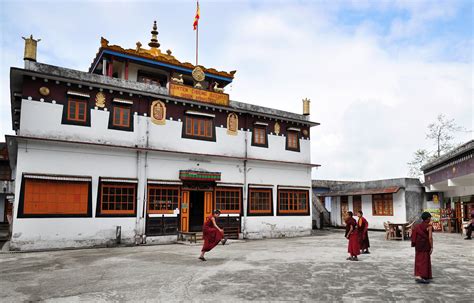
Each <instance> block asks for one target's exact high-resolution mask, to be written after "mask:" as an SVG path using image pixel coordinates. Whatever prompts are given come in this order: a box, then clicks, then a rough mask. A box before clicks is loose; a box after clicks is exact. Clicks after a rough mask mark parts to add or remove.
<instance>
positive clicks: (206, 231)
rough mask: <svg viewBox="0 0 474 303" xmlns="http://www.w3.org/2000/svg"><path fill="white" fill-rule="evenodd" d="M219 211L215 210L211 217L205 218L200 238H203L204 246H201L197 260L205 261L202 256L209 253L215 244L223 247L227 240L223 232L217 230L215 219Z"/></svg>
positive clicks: (219, 229)
mask: <svg viewBox="0 0 474 303" xmlns="http://www.w3.org/2000/svg"><path fill="white" fill-rule="evenodd" d="M220 214H221V212H220V210H217V209H216V210H215V211H214V212H213V213H212V215H211V216H209V217H207V218H206V222H205V223H204V225H203V226H202V236H203V238H204V244H203V245H202V249H201V255H200V256H199V260H201V261H206V258H204V254H205V253H206V252H208V251H211V249H213V248H214V247H216V245H217V244H219V242H220V243H222V245H225V243H226V242H227V239H226V238H224V230H223V229H221V228H219V226H217V223H216V219H217V218H218V217H219V216H220Z"/></svg>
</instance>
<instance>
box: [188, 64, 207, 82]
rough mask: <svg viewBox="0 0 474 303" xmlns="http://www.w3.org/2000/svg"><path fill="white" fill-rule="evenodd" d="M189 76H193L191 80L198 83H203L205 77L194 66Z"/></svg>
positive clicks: (198, 68) (197, 67)
mask: <svg viewBox="0 0 474 303" xmlns="http://www.w3.org/2000/svg"><path fill="white" fill-rule="evenodd" d="M191 75H192V76H193V79H194V80H196V81H198V82H201V81H204V79H205V78H206V75H205V74H204V71H203V70H202V68H200V67H199V66H196V67H195V68H194V69H193V71H192V73H191Z"/></svg>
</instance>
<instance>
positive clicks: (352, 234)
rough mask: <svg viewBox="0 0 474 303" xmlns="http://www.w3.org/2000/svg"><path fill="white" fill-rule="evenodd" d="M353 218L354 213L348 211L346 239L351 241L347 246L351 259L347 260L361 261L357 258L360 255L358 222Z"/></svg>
mask: <svg viewBox="0 0 474 303" xmlns="http://www.w3.org/2000/svg"><path fill="white" fill-rule="evenodd" d="M352 216H353V214H352V212H351V211H348V212H347V217H346V238H347V239H348V240H349V244H348V246H347V252H348V253H349V258H347V260H350V261H359V259H358V258H357V256H358V255H360V246H359V234H358V232H357V222H356V220H355V219H354V218H353V217H352Z"/></svg>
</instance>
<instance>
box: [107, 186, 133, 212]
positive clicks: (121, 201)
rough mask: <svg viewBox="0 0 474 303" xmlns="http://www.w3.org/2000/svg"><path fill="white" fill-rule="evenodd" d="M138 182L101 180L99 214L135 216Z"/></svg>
mask: <svg viewBox="0 0 474 303" xmlns="http://www.w3.org/2000/svg"><path fill="white" fill-rule="evenodd" d="M136 190H137V185H136V183H116V182H100V197H99V201H98V203H99V211H98V215H116V216H127V215H130V216H134V215H135V211H136Z"/></svg>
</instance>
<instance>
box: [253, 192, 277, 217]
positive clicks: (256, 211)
mask: <svg viewBox="0 0 474 303" xmlns="http://www.w3.org/2000/svg"><path fill="white" fill-rule="evenodd" d="M272 192H273V191H272V190H271V189H263V188H250V189H249V214H271V213H272V209H273V203H272V200H273V199H272ZM254 193H261V194H262V193H263V194H268V200H267V201H264V200H263V199H262V198H263V197H259V201H255V200H254V198H255V197H254V196H253V195H252V194H254ZM262 202H264V203H262ZM262 204H268V205H265V206H267V207H268V208H267V209H255V206H260V205H262Z"/></svg>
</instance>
